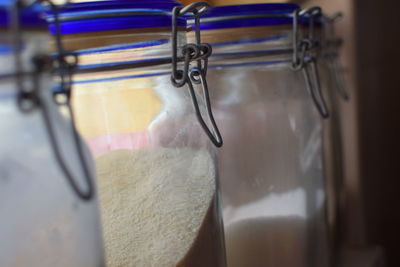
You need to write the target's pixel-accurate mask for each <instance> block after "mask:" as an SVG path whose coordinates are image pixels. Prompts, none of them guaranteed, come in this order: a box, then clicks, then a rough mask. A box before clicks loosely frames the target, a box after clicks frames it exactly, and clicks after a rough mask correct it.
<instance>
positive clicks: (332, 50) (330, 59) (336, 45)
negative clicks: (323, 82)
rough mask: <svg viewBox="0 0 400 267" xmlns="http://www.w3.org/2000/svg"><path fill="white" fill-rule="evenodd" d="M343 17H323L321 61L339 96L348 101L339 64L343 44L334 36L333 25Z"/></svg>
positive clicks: (341, 15) (337, 14)
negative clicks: (329, 74) (322, 60)
mask: <svg viewBox="0 0 400 267" xmlns="http://www.w3.org/2000/svg"><path fill="white" fill-rule="evenodd" d="M342 17H343V14H342V13H340V12H338V13H336V14H334V15H333V16H331V17H327V16H323V17H322V19H323V29H324V31H323V42H324V43H323V46H324V51H325V52H324V53H323V55H322V57H323V59H325V60H326V62H327V64H328V67H329V70H330V72H331V75H332V77H333V80H334V83H335V87H336V90H337V92H338V93H339V95H340V96H341V97H342V98H343V99H344V100H346V101H347V100H349V99H350V93H349V91H348V90H347V88H346V85H345V80H344V76H343V71H342V66H341V64H340V58H339V52H338V51H339V49H340V47H341V46H342V44H343V40H342V39H341V38H339V37H336V34H335V27H334V26H335V25H334V24H335V23H336V22H337V21H338V20H339V19H341V18H342Z"/></svg>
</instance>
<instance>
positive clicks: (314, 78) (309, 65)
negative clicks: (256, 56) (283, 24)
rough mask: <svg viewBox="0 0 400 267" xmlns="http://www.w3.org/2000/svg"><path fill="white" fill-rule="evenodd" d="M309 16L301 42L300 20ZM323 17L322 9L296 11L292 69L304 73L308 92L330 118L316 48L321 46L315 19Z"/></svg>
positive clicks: (317, 105) (323, 113) (321, 113)
mask: <svg viewBox="0 0 400 267" xmlns="http://www.w3.org/2000/svg"><path fill="white" fill-rule="evenodd" d="M305 15H308V23H309V24H308V29H307V30H308V31H307V37H304V38H302V39H301V40H299V25H298V23H299V22H298V21H299V18H300V17H302V16H305ZM320 16H322V10H321V8H320V7H311V8H308V9H304V10H296V11H295V12H294V13H293V24H292V26H293V29H292V33H293V37H292V38H293V57H292V69H293V70H294V71H300V70H302V71H303V75H304V79H305V81H306V86H307V90H308V92H309V93H310V95H311V98H312V100H313V102H314V104H315V107H316V108H317V110H318V112H319V114H320V115H321V117H322V118H324V119H326V118H328V117H329V111H328V108H327V105H326V101H325V98H324V97H323V94H322V90H321V83H320V78H319V73H318V67H317V56H316V53H315V50H316V48H317V47H318V46H319V43H318V42H317V40H316V38H315V18H316V17H320Z"/></svg>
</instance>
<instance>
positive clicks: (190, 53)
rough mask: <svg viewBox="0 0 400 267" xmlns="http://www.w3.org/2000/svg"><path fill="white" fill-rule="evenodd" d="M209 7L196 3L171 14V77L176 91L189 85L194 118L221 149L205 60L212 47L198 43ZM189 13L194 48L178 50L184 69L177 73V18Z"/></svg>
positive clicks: (204, 3)
mask: <svg viewBox="0 0 400 267" xmlns="http://www.w3.org/2000/svg"><path fill="white" fill-rule="evenodd" d="M209 8H210V5H209V4H208V3H207V2H196V3H193V4H190V5H188V6H186V7H182V6H177V7H175V8H174V9H173V11H172V74H171V82H172V84H173V85H174V86H175V87H182V86H184V85H185V84H187V85H188V89H189V94H190V97H191V99H192V103H193V107H194V110H195V113H196V117H197V120H198V122H199V123H200V125H201V127H202V128H203V130H204V132H205V133H206V135H207V136H208V138H209V139H210V140H211V142H212V143H213V144H214V145H215V146H216V147H221V146H222V145H223V141H222V137H221V134H220V132H219V130H218V126H217V124H216V122H215V119H214V115H213V112H212V107H211V101H210V94H209V88H208V84H207V80H206V75H207V67H208V57H209V56H210V55H211V53H212V47H211V45H210V44H208V43H202V42H201V34H200V17H201V16H202V15H203V14H204V13H206V12H207V11H208V9H209ZM188 13H192V14H193V16H194V21H195V38H196V43H195V44H193V43H192V44H187V45H185V46H184V47H183V48H182V49H181V53H182V55H183V57H184V65H183V69H182V70H178V66H177V63H178V56H177V55H178V27H177V19H178V17H179V16H184V15H186V14H188ZM192 61H196V62H197V67H193V68H191V69H189V68H190V62H192ZM193 83H194V84H200V85H201V88H202V92H203V100H204V103H205V108H206V112H207V117H208V120H209V122H210V124H211V129H210V127H209V126H208V125H207V123H206V122H205V120H204V118H203V115H202V114H201V110H200V107H199V103H198V100H197V96H196V92H195V89H194V86H193Z"/></svg>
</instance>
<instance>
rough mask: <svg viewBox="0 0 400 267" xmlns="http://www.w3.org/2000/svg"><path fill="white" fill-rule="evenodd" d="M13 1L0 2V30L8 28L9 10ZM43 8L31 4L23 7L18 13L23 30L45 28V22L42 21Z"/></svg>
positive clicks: (36, 4)
mask: <svg viewBox="0 0 400 267" xmlns="http://www.w3.org/2000/svg"><path fill="white" fill-rule="evenodd" d="M13 3H14V1H12V0H0V28H8V27H9V26H10V20H11V18H10V10H11V7H12V5H13ZM43 12H44V9H43V7H42V6H41V5H40V4H38V3H35V4H31V5H28V6H26V7H24V8H23V9H22V10H21V12H20V23H21V26H22V27H24V28H45V27H46V26H47V24H46V21H45V20H44V19H43Z"/></svg>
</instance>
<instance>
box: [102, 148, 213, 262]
mask: <svg viewBox="0 0 400 267" xmlns="http://www.w3.org/2000/svg"><path fill="white" fill-rule="evenodd" d="M96 167H97V173H98V178H99V194H100V203H101V211H102V221H103V233H104V239H105V249H106V260H107V265H108V266H135V267H141V266H143V267H152V266H153V267H161V266H162V267H169V266H171V267H172V266H176V265H177V264H178V263H179V262H180V261H181V260H182V259H183V258H184V257H185V255H186V254H187V253H188V252H189V250H190V249H191V247H192V246H193V243H195V240H196V239H198V238H197V237H198V235H199V232H200V228H202V225H203V221H204V219H205V217H206V214H207V211H208V210H209V208H210V205H211V203H212V199H213V196H214V193H215V165H214V162H213V158H212V156H211V155H210V153H209V152H208V151H207V150H205V149H203V150H194V149H191V148H175V149H172V148H152V149H149V148H146V149H139V150H115V151H112V152H110V153H107V154H105V155H103V156H101V157H99V158H98V159H97V160H96ZM204 224H205V225H207V223H204ZM201 232H207V230H204V229H202V231H201ZM208 232H209V231H208ZM205 246H206V247H208V246H207V244H205Z"/></svg>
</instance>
